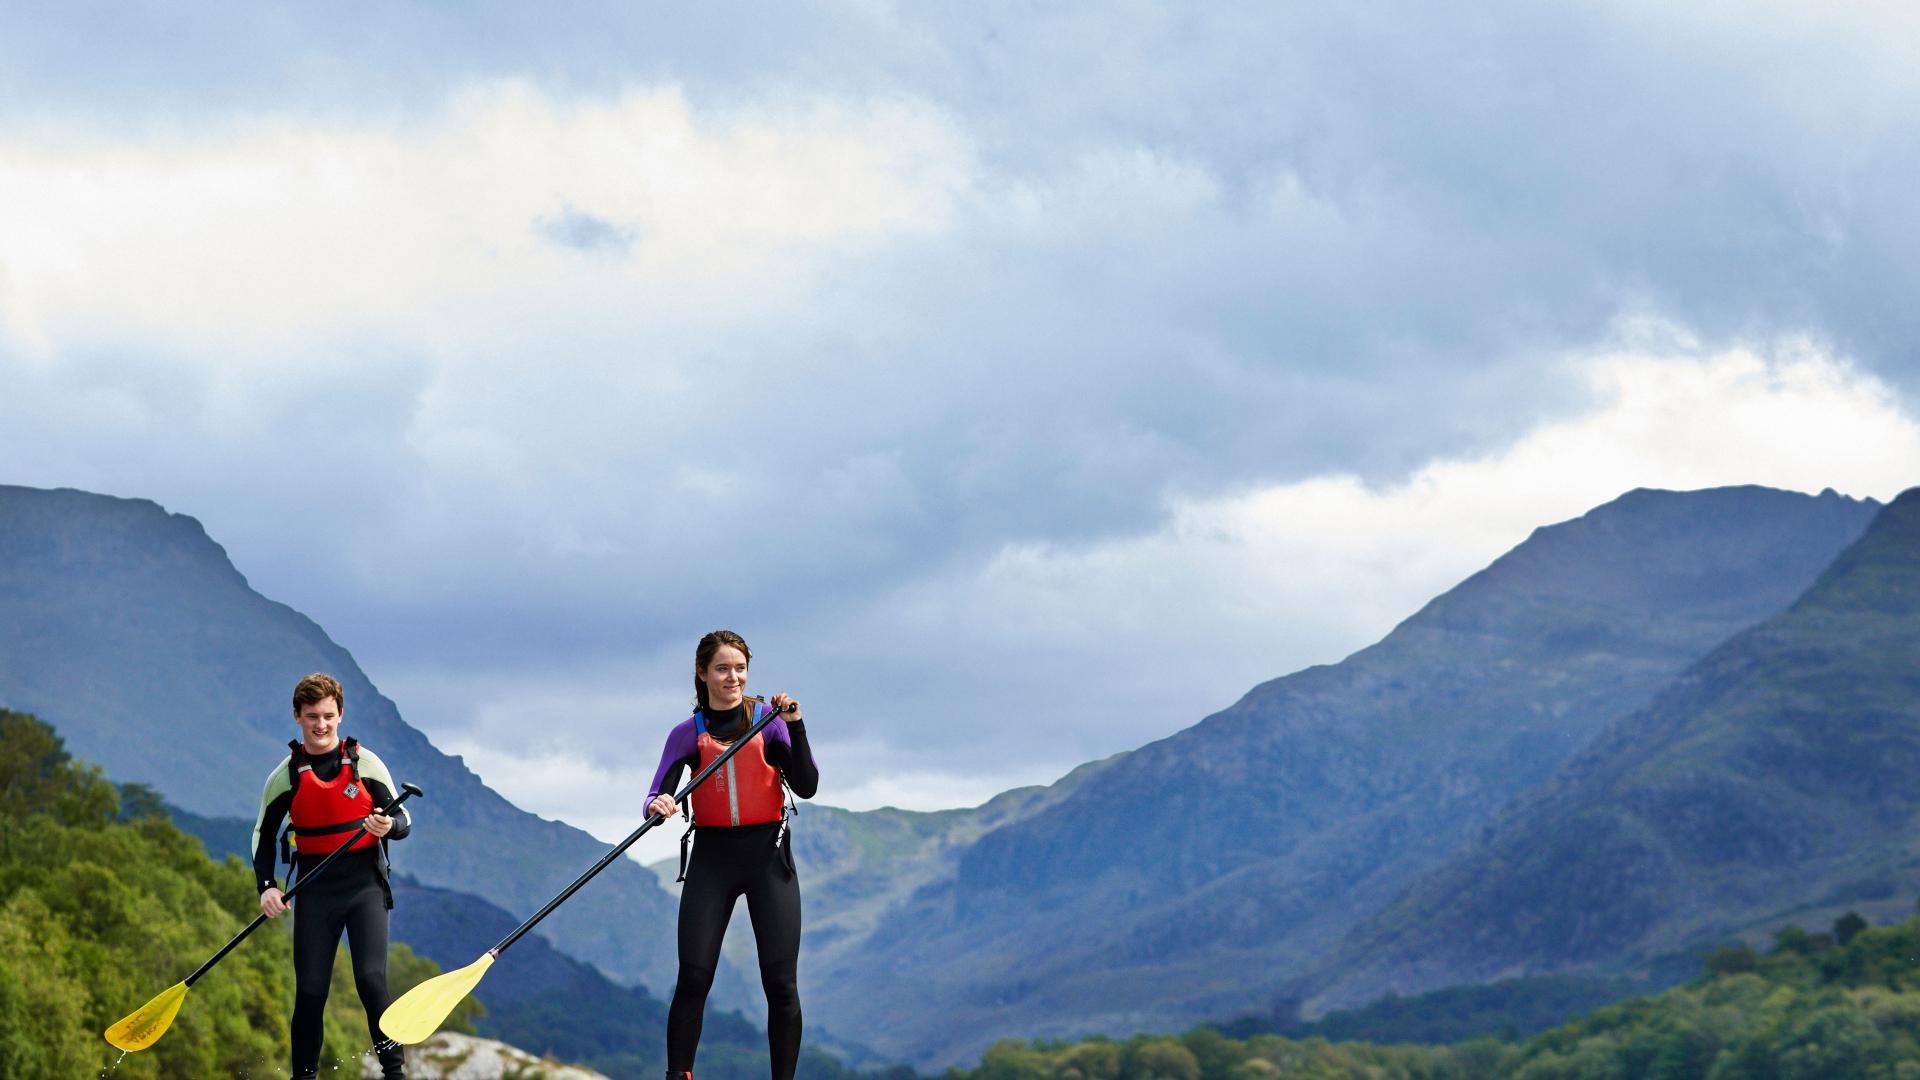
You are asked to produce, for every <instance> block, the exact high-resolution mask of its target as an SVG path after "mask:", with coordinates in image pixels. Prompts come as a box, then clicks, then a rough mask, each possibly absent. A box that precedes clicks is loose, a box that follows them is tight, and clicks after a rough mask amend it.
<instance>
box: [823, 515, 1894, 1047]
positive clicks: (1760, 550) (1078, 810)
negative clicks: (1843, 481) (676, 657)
mask: <svg viewBox="0 0 1920 1080" xmlns="http://www.w3.org/2000/svg"><path fill="white" fill-rule="evenodd" d="M1877 509H1878V507H1877V505H1876V504H1874V503H1872V502H1871V501H1866V502H1863V501H1859V500H1854V499H1848V498H1843V497H1841V496H1838V495H1836V494H1834V493H1832V492H1826V493H1823V494H1822V495H1820V496H1818V497H1810V496H1804V495H1797V494H1792V493H1787V492H1779V491H1770V490H1766V489H1761V488H1729V489H1719V490H1713V491H1702V492H1690V493H1676V492H1662V491H1634V492H1631V493H1629V494H1627V495H1625V496H1623V497H1621V498H1620V499H1618V500H1615V501H1614V502H1612V503H1609V504H1607V505H1605V506H1602V507H1599V508H1597V509H1595V510H1593V511H1591V512H1590V513H1588V514H1586V515H1584V516H1582V517H1580V518H1578V519H1576V520H1573V521H1569V522H1564V523H1561V524H1558V525H1553V526H1549V527H1545V528H1542V529H1539V530H1536V531H1535V533H1534V534H1533V535H1532V536H1530V537H1529V538H1528V539H1527V540H1526V541H1525V542H1524V543H1522V544H1520V545H1519V546H1518V547H1516V548H1515V549H1513V550H1512V551H1510V552H1508V553H1507V554H1505V555H1503V556H1502V557H1501V558H1499V559H1498V560H1496V561H1495V562H1494V563H1493V564H1491V565H1490V566H1488V567H1487V568H1486V569H1485V570H1483V571H1481V572H1480V573H1478V574H1475V575H1474V576H1473V577H1471V578H1469V579H1468V580H1467V581H1465V582H1463V583H1462V584H1461V585H1459V586H1458V587H1456V588H1454V589H1453V590H1451V591H1449V592H1448V593H1446V594H1445V595H1443V596H1441V597H1439V598H1437V599H1435V600H1434V601H1432V602H1431V603H1430V604H1428V605H1427V606H1426V607H1425V608H1423V609H1422V610H1421V611H1420V612H1418V613H1417V614H1415V615H1414V616H1412V617H1411V618H1409V619H1408V620H1407V621H1406V622H1404V623H1402V624H1401V625H1400V626H1399V627H1397V628H1395V629H1394V630H1393V632H1392V633H1390V634H1389V635H1388V636H1387V637H1386V638H1384V639H1383V640H1382V641H1380V642H1379V643H1378V644H1376V645H1373V646H1371V647H1369V648H1367V649H1364V650H1362V651H1360V652H1359V653H1356V654H1355V655H1353V656H1351V657H1349V658H1347V659H1346V660H1344V661H1342V662H1340V663H1338V664H1334V665H1328V666H1323V667H1316V668H1311V669H1308V670H1305V671H1302V672H1298V673H1296V674H1293V675H1289V676H1286V677H1284V678H1280V679H1276V680H1274V681H1272V682H1268V683H1265V684H1263V685H1261V686H1258V687H1256V688H1254V689H1253V690H1252V691H1250V692H1249V693H1248V694H1247V695H1246V696H1245V697H1243V698H1242V699H1241V700H1240V701H1239V702H1237V703H1236V704H1235V705H1233V706H1232V707H1230V708H1228V709H1226V710H1224V711H1222V712H1220V713H1217V714H1215V715H1213V716H1210V717H1207V718H1206V719H1205V720H1203V721H1201V722H1200V723H1199V724H1197V725H1195V726H1194V727H1191V728H1188V729H1186V730H1184V731H1181V732H1179V733H1177V734H1175V735H1173V736H1170V737H1168V738H1166V739H1162V740H1160V741H1158V742H1155V743H1152V744H1150V745H1148V746H1145V747H1143V748H1141V749H1139V750H1136V751H1133V752H1131V753H1128V754H1124V755H1120V756H1119V757H1118V758H1116V759H1112V760H1110V761H1109V762H1107V763H1105V764H1103V766H1102V767H1101V768H1100V769H1099V770H1098V771H1097V772H1095V773H1094V774H1092V775H1090V776H1085V777H1082V778H1080V779H1078V780H1076V782H1075V783H1074V785H1073V790H1071V791H1069V792H1066V793H1064V794H1062V795H1060V796H1059V797H1057V798H1054V799H1051V800H1050V801H1049V804H1047V805H1043V806H1040V807H1038V808H1037V809H1035V810H1034V811H1033V812H1032V813H1028V814H1024V815H1021V816H1019V817H1018V818H1017V819H1016V820H1013V821H1011V822H1009V823H1007V824H1005V825H1002V826H1000V827H998V828H995V829H993V830H991V831H988V832H985V833H984V834H982V835H981V836H980V837H979V838H978V839H977V840H975V841H973V842H971V843H969V844H965V845H964V846H963V847H961V848H960V849H959V850H952V851H947V852H945V853H943V855H942V856H941V858H942V860H943V868H942V869H940V871H939V872H937V873H933V874H930V875H928V876H927V878H926V880H925V883H924V884H921V885H919V886H918V887H917V888H916V889H915V890H914V891H913V892H912V893H911V894H910V895H909V896H907V897H906V898H905V899H904V900H903V901H901V902H899V903H897V904H895V905H893V906H891V907H890V908H889V909H888V910H887V911H886V912H885V914H884V915H883V916H882V917H881V918H880V919H879V920H878V922H877V923H875V924H874V926H873V928H872V930H871V931H870V932H867V933H865V934H864V935H861V936H859V937H858V938H856V939H854V940H832V941H829V942H824V943H822V946H823V947H816V946H815V945H814V944H813V940H812V939H811V938H810V939H809V942H808V950H809V951H808V954H807V961H806V963H804V964H803V965H802V978H803V980H804V986H803V993H804V995H805V997H806V1000H807V1002H808V1009H809V1017H810V1018H811V1017H814V1016H819V1017H820V1018H821V1020H822V1022H823V1023H825V1024H827V1025H828V1026H830V1027H833V1028H835V1029H836V1030H843V1031H851V1030H858V1031H860V1032H862V1038H863V1041H865V1042H867V1043H869V1044H870V1045H872V1046H874V1047H875V1048H876V1049H878V1050H879V1051H880V1052H882V1053H884V1054H889V1055H894V1056H897V1057H901V1058H905V1059H907V1060H910V1061H913V1062H915V1063H917V1064H950V1063H954V1062H958V1061H963V1060H968V1059H970V1058H971V1057H972V1056H973V1055H975V1054H977V1053H978V1052H979V1050H980V1049H981V1048H982V1047H984V1046H985V1045H986V1044H987V1043H988V1042H989V1041H991V1040H992V1039H993V1038H995V1037H1000V1036H1023V1037H1029V1038H1057V1037H1072V1036H1077V1035H1080V1034H1085V1033H1092V1032H1109V1033H1116V1032H1117V1033H1125V1032H1131V1031H1136V1030H1142V1029H1158V1030H1166V1029H1168V1028H1170V1027H1177V1026H1179V1025H1181V1024H1183V1023H1191V1022H1198V1021H1201V1020H1206V1019H1210V1018H1221V1017H1227V1016H1235V1015H1241V1014H1244V1013H1246V1012H1248V1011H1249V1009H1250V1007H1254V1008H1258V1007H1264V1006H1266V1005H1267V1004H1269V998H1268V995H1272V994H1278V993H1280V992H1281V991H1282V989H1283V988H1284V987H1285V986H1286V985H1287V984H1288V983H1289V982H1290V981H1291V978H1292V977H1293V976H1295V975H1297V973H1298V972H1299V971H1300V970H1301V969H1302V968H1303V967H1306V966H1308V965H1309V964H1311V963H1312V962H1314V961H1315V960H1317V959H1318V958H1320V957H1321V956H1323V955H1324V954H1325V953H1326V952H1328V951H1329V950H1331V949H1332V948H1334V947H1335V946H1336V945H1337V944H1338V943H1339V941H1340V940H1341V938H1342V936H1343V935H1344V934H1345V933H1346V932H1347V931H1348V930H1349V929H1350V928H1351V927H1352V926H1354V925H1355V924H1356V923H1357V922H1358V921H1359V920H1360V919H1362V918H1364V917H1365V916H1366V915H1368V914H1369V913H1371V912H1372V911H1374V910H1377V909H1378V908H1380V907H1382V906H1384V905H1385V904H1387V903H1388V902H1389V901H1390V900H1392V899H1393V897H1394V896H1395V895H1396V894H1397V893H1398V892H1399V891H1400V890H1401V889H1403V888H1404V887H1405V886H1406V885H1408V884H1409V883H1411V882H1412V881H1413V880H1415V879H1416V878H1417V877H1418V876H1419V874H1420V873H1421V872H1423V871H1425V870H1427V869H1429V868H1431V867H1433V866H1434V865H1436V864H1437V863H1439V862H1440V861H1441V860H1442V859H1444V858H1445V857H1446V856H1447V855H1448V854H1449V853H1451V852H1452V851H1454V850H1456V849H1458V848H1459V847H1460V846H1462V845H1463V844H1465V843H1466V842H1468V841H1469V840H1470V839H1471V838H1472V837H1473V836H1474V834H1475V833H1476V832H1477V831H1478V830H1479V829H1480V828H1481V827H1482V826H1483V825H1484V824H1485V823H1486V822H1487V821H1488V820H1490V819H1491V818H1492V816H1493V815H1494V814H1495V813H1496V812H1497V811H1498V810H1499V809H1500V808H1501V807H1502V806H1504V805H1505V804H1506V803H1507V802H1509V801H1510V800H1511V799H1512V798H1513V797H1514V796H1516V795H1518V794H1519V793H1520V792H1522V791H1525V790H1527V789H1528V788H1530V787H1532V786H1533V785H1535V784H1538V783H1540V782H1542V781H1544V780H1545V779H1546V778H1547V777H1548V776H1549V775H1550V774H1551V773H1552V771H1553V770H1554V769H1555V768H1556V767H1557V766H1558V765H1560V764H1561V763H1562V762H1563V761H1564V760H1566V758H1567V757H1568V756H1569V755H1571V754H1573V753H1574V752H1575V751H1577V750H1579V749H1580V748H1581V747H1583V746H1585V745H1586V744H1587V742H1588V741H1589V740H1590V739H1591V738H1592V737H1593V736H1594V735H1595V734H1596V733H1597V732H1599V731H1600V730H1601V729H1602V727H1603V726H1604V725H1605V724H1606V723H1607V722H1609V721H1611V720H1614V719H1616V718H1618V717H1620V716H1622V715H1625V714H1627V713H1630V712H1632V711H1633V710H1635V709H1637V708H1640V707H1641V706H1643V705H1645V704H1646V703H1647V701H1648V700H1649V699H1651V697H1652V696H1653V694H1654V693H1655V691H1656V690H1658V689H1659V688H1660V687H1661V686H1662V685H1663V684H1664V683H1666V682H1667V681H1668V680H1669V679H1671V678H1672V677H1673V676H1674V675H1676V674H1678V673H1679V672H1680V671H1682V670H1684V669H1685V668H1686V667H1687V666H1688V665H1690V664H1692V663H1693V662H1694V661H1696V660H1698V659H1699V658H1700V657H1701V656H1703V655H1704V654H1706V653H1707V652H1708V651H1709V650H1711V649H1712V648H1713V647H1714V646H1715V645H1717V644H1719V643H1720V642H1721V641H1723V640H1725V639H1726V638H1727V637H1729V636H1730V635H1732V634H1734V633H1735V632H1737V631H1739V630H1741V629H1743V628H1745V627H1747V626H1749V625H1751V624H1753V623H1755V622H1757V621H1759V620H1761V619H1764V618H1766V617H1768V616H1770V615H1772V614H1774V613H1776V612H1778V611H1779V610H1781V609H1782V608H1784V607H1786V606H1787V605H1788V604H1789V603H1791V602H1792V601H1793V599H1794V597H1795V596H1797V595H1799V593H1800V592H1801V591H1802V590H1804V589H1805V588H1806V587H1807V585H1808V584H1809V583H1811V582H1812V581H1813V580H1814V578H1815V577H1816V576H1817V575H1818V574H1819V573H1820V571H1821V570H1822V569H1823V568H1824V567H1825V566H1826V565H1827V564H1828V563H1829V562H1831V561H1832V560H1833V558H1834V556H1835V555H1837V554H1838V553H1839V552H1840V551H1841V550H1842V549H1843V548H1845V547H1846V546H1847V545H1848V544H1850V543H1851V542H1853V541H1854V540H1855V539H1856V538H1857V537H1858V536H1859V535H1860V533H1861V531H1862V530H1863V529H1864V528H1865V526H1866V524H1867V522H1868V521H1869V520H1870V519H1871V517H1872V516H1873V514H1874V512H1875V511H1876V510H1877ZM1037 737H1039V736H1038V735H1037ZM944 867H950V869H945V868H944ZM823 930H824V931H826V932H828V933H831V932H832V930H833V928H832V927H831V926H821V927H819V928H818V929H815V930H813V931H811V932H812V933H814V934H819V933H821V932H822V931H823ZM875 1000H884V1001H888V1002H890V1003H892V1005H893V1007H892V1008H889V1009H887V1010H884V1011H883V1012H881V1013H880V1014H877V1015H876V1014H875V1012H874V1010H873V1009H872V1008H871V1005H872V1002H873V1001H875Z"/></svg>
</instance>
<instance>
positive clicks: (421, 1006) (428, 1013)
mask: <svg viewBox="0 0 1920 1080" xmlns="http://www.w3.org/2000/svg"><path fill="white" fill-rule="evenodd" d="M798 710H799V706H798V705H793V704H789V705H788V706H787V708H786V710H785V711H787V712H797V711H798ZM778 715H780V714H779V713H778V712H775V711H774V710H773V709H768V710H767V714H766V715H765V716H762V717H761V718H760V719H759V720H758V721H756V722H755V723H754V725H753V726H752V727H751V728H748V729H747V733H746V734H745V735H742V736H740V737H739V738H737V739H735V740H733V745H731V746H729V747H727V748H726V749H725V750H724V751H722V752H721V753H720V756H719V757H716V758H714V759H713V761H712V762H711V763H709V764H708V765H707V767H706V768H704V769H701V770H700V771H699V773H697V774H696V775H695V776H694V778H693V779H691V780H689V781H687V785H686V786H685V787H683V788H681V789H680V791H679V793H678V794H676V795H674V797H673V801H674V802H675V803H685V802H686V801H687V796H688V795H690V794H692V792H693V789H694V788H697V787H699V786H700V782H701V781H702V780H705V779H706V778H707V777H709V776H712V775H713V772H714V770H715V769H718V768H719V767H720V766H722V765H724V764H726V763H727V759H728V758H730V757H732V756H733V755H734V753H735V752H737V751H738V750H739V749H740V748H741V747H743V746H745V745H747V744H748V743H749V742H752V741H753V737H754V736H755V735H758V734H759V733H760V729H761V728H763V727H766V726H767V725H768V724H769V723H771V722H772V721H773V718H774V717H776V716H778ZM664 820H666V819H665V818H662V817H661V816H660V815H658V814H653V815H650V816H649V817H648V818H647V820H646V821H644V822H642V823H641V825H640V827H639V828H637V829H635V830H633V832H632V833H630V834H628V836H627V838H626V839H625V840H622V841H620V843H618V844H616V845H614V848H613V850H612V851H609V852H607V853H606V854H605V855H603V856H601V857H600V861H599V862H597V863H594V864H593V867H592V868H591V869H589V870H588V871H587V872H586V873H584V874H581V875H580V876H579V877H578V878H576V879H575V880H574V883H573V884H571V885H569V886H567V887H566V889H565V890H564V891H562V892H561V893H560V895H559V896H556V897H554V898H553V899H551V900H549V901H547V906H546V907H543V908H541V909H540V910H539V911H537V912H535V913H534V916H533V918H531V919H528V920H527V921H526V922H523V923H521V924H520V927H519V929H517V930H515V931H514V932H513V933H511V934H508V935H507V936H506V938H504V939H503V940H502V941H501V942H500V944H498V945H495V946H494V947H493V948H491V949H489V950H487V952H486V953H485V954H484V955H482V956H481V957H480V959H478V960H475V961H474V962H473V963H471V964H468V965H467V966H466V967H463V968H461V969H460V970H458V971H449V972H447V973H446V974H444V975H435V976H434V977H433V978H431V979H428V980H427V981H426V982H423V983H421V984H420V985H418V986H416V987H414V988H413V989H411V990H409V991H407V992H406V993H404V994H401V995H400V998H399V1000H397V1001H395V1002H394V1003H393V1004H391V1005H389V1006H387V1011H386V1012H384V1013H381V1014H380V1032H381V1034H383V1035H385V1036H386V1037H387V1038H389V1039H392V1040H394V1041H395V1042H402V1043H407V1044H408V1045H412V1044H414V1043H418V1042H422V1041H424V1040H425V1039H426V1038H427V1037H428V1036H430V1035H432V1034H433V1033H434V1032H436V1031H438V1030H440V1025H441V1023H442V1022H443V1021H445V1020H446V1018H447V1014H448V1013H450V1012H452V1011H453V1007H454V1006H455V1005H458V1004H460V1001H461V999H462V998H464V997H466V996H467V995H468V994H469V993H471V992H472V990H473V988H474V987H476V986H478V985H480V980H481V979H482V978H484V977H485V976H486V974H487V969H488V968H490V967H492V966H493V962H494V960H495V959H497V958H498V957H499V955H500V954H501V953H503V952H506V951H507V948H508V946H510V945H512V944H513V943H514V942H516V941H518V940H520V935H522V934H524V933H526V932H527V931H529V930H531V929H533V927H534V924H535V923H538V922H539V921H540V920H541V919H544V918H546V917H547V916H548V915H550V914H552V913H553V909H554V908H557V907H559V906H560V905H561V904H563V903H565V902H566V901H567V898H568V897H570V896H572V895H573V894H574V893H576V892H578V891H580V886H582V885H585V884H586V883H587V882H589V881H591V880H593V876H594V875H595V874H598V873H599V872H600V871H602V870H605V869H606V868H607V867H608V866H609V865H610V864H612V862H613V860H615V859H617V858H619V857H620V855H621V853H622V852H624V851H626V850H627V849H628V848H630V847H632V846H633V844H634V841H636V840H638V839H640V838H641V837H642V836H644V835H646V832H647V830H648V829H651V828H653V827H654V826H655V825H658V824H660V823H661V822H662V821H664Z"/></svg>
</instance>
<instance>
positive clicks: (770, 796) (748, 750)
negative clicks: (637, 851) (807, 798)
mask: <svg viewBox="0 0 1920 1080" xmlns="http://www.w3.org/2000/svg"><path fill="white" fill-rule="evenodd" d="M747 705H748V711H747V721H748V724H749V726H751V725H752V724H753V723H754V722H755V721H758V720H759V719H760V714H761V710H763V709H765V708H767V707H768V706H765V705H761V704H759V703H757V702H753V701H749V702H747ZM693 725H694V730H695V731H696V732H698V733H699V734H698V738H697V740H696V742H697V745H698V746H699V747H700V767H701V768H702V769H704V768H706V767H707V766H708V765H711V764H712V763H713V760H714V759H715V758H717V757H719V756H720V755H721V754H723V753H725V752H726V749H727V746H728V745H729V744H728V743H723V742H721V741H720V740H719V739H716V738H714V737H713V736H712V735H710V734H708V732H707V716H706V713H704V712H696V713H694V714H693ZM786 796H787V792H786V785H785V783H784V782H783V781H782V780H781V779H780V770H779V769H776V768H774V767H773V763H772V762H770V761H768V760H767V744H766V731H765V730H764V729H763V730H761V731H757V732H755V733H754V736H753V741H751V742H749V743H747V745H745V746H743V747H741V748H740V751H739V753H736V754H734V755H733V756H732V757H730V758H728V759H727V763H726V764H725V765H722V766H720V768H719V770H718V771H716V772H715V773H714V774H713V775H712V776H709V777H707V779H706V782H705V783H702V784H701V785H700V786H699V787H697V788H694V789H693V796H692V798H691V799H690V800H689V801H691V802H692V803H693V820H694V821H695V822H697V823H698V824H700V825H703V826H713V825H720V826H733V825H762V824H765V823H766V822H769V821H780V820H782V819H783V818H785V817H786V804H787V797H786Z"/></svg>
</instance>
